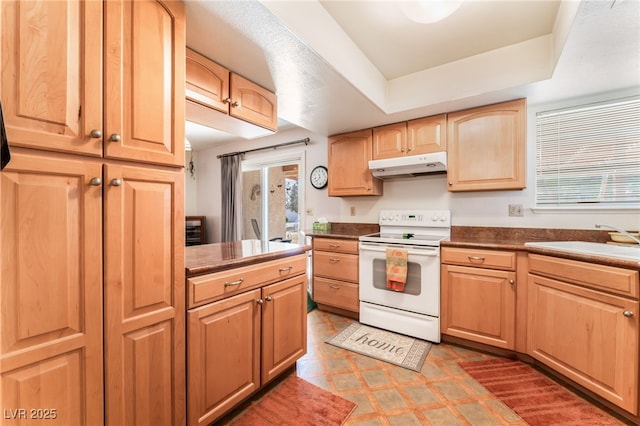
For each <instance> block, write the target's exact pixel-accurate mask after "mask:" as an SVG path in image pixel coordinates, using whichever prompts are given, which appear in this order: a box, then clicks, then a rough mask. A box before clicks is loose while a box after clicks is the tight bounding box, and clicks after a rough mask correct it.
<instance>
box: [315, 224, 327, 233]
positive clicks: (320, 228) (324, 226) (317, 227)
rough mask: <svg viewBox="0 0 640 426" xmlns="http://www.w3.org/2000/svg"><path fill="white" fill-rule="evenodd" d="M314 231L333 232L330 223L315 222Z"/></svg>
mask: <svg viewBox="0 0 640 426" xmlns="http://www.w3.org/2000/svg"><path fill="white" fill-rule="evenodd" d="M313 230H314V231H323V232H330V231H331V224H330V223H328V222H327V223H320V222H313Z"/></svg>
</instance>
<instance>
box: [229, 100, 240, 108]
mask: <svg viewBox="0 0 640 426" xmlns="http://www.w3.org/2000/svg"><path fill="white" fill-rule="evenodd" d="M239 106H240V102H238V101H234V102H233V103H232V104H231V107H232V108H238V107H239Z"/></svg>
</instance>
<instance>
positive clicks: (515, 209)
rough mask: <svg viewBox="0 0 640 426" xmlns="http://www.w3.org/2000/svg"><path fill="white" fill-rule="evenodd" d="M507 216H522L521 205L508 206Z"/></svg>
mask: <svg viewBox="0 0 640 426" xmlns="http://www.w3.org/2000/svg"><path fill="white" fill-rule="evenodd" d="M509 216H524V210H523V209H522V204H509Z"/></svg>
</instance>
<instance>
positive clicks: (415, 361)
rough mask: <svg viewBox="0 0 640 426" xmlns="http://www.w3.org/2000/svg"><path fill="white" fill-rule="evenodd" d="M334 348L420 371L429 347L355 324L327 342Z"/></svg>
mask: <svg viewBox="0 0 640 426" xmlns="http://www.w3.org/2000/svg"><path fill="white" fill-rule="evenodd" d="M326 343H329V344H331V345H334V346H338V347H340V348H343V349H347V350H350V351H352V352H357V353H359V354H362V355H366V356H368V357H371V358H376V359H379V360H381V361H385V362H389V363H391V364H395V365H398V366H400V367H404V368H408V369H409V370H414V371H420V369H421V368H422V364H424V360H425V358H427V355H428V354H429V351H430V350H431V343H429V342H425V341H424V340H420V339H414V338H413V337H408V336H404V335H402V334H396V333H392V332H390V331H386V330H380V329H379V328H374V327H369V326H367V325H364V324H360V323H359V322H354V323H352V324H351V325H349V326H348V327H347V328H345V329H344V330H342V331H341V332H339V333H338V334H336V335H335V336H333V337H331V338H330V339H329V340H327V341H326Z"/></svg>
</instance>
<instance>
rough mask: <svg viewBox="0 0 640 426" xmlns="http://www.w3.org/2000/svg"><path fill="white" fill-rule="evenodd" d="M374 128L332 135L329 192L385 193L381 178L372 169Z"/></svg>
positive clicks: (341, 194)
mask: <svg viewBox="0 0 640 426" xmlns="http://www.w3.org/2000/svg"><path fill="white" fill-rule="evenodd" d="M372 142H373V136H372V131H371V129H367V130H359V131H357V132H351V133H343V134H340V135H335V136H330V137H329V139H328V146H329V162H328V164H329V167H328V169H329V196H332V197H345V196H352V195H382V180H380V179H377V178H374V177H373V175H372V174H371V171H369V160H371V159H372Z"/></svg>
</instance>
